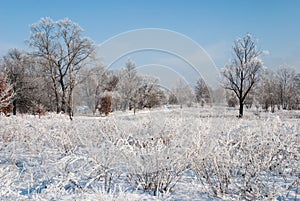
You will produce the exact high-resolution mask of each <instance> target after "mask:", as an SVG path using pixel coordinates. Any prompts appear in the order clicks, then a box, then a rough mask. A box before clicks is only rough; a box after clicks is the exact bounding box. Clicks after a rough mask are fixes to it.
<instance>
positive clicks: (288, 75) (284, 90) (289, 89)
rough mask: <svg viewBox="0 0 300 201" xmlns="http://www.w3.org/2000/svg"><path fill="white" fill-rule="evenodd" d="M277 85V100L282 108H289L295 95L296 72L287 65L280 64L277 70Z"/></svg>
mask: <svg viewBox="0 0 300 201" xmlns="http://www.w3.org/2000/svg"><path fill="white" fill-rule="evenodd" d="M277 79H278V85H279V92H278V93H279V101H280V105H281V107H282V109H291V106H292V103H291V102H292V99H293V97H295V94H294V92H295V90H294V83H295V79H296V72H295V70H294V69H293V68H290V67H288V66H281V67H280V68H279V70H278V71H277Z"/></svg>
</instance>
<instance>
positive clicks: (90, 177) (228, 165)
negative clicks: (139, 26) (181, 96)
mask: <svg viewBox="0 0 300 201" xmlns="http://www.w3.org/2000/svg"><path fill="white" fill-rule="evenodd" d="M236 115H237V111H236V110H235V109H228V108H223V107H214V108H209V107H207V108H206V107H205V108H184V109H179V108H170V109H168V108H164V109H156V110H151V111H138V113H137V114H136V115H134V114H133V113H131V112H116V113H112V114H110V115H109V116H108V117H99V116H94V117H93V116H75V118H74V120H73V121H70V120H69V119H68V117H67V116H65V115H57V114H48V115H46V116H42V117H41V118H39V117H38V116H32V115H19V116H11V117H9V118H6V117H3V116H1V117H0V200H28V199H33V200H52V201H54V200H211V199H219V200H272V199H275V200H276V199H277V200H286V199H289V200H297V199H298V200H299V199H300V143H299V142H300V136H299V135H300V132H299V131H300V112H299V111H277V112H276V113H274V114H272V113H264V112H260V113H258V112H256V111H255V110H249V111H247V110H246V112H245V117H244V118H243V119H238V118H236Z"/></svg>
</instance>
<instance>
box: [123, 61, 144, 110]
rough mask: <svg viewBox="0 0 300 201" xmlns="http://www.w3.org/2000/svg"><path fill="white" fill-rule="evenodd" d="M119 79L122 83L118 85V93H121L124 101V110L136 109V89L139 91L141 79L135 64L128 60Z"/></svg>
mask: <svg viewBox="0 0 300 201" xmlns="http://www.w3.org/2000/svg"><path fill="white" fill-rule="evenodd" d="M119 77H120V82H119V84H118V91H119V92H120V94H121V97H122V100H123V101H122V102H123V103H122V105H123V106H122V107H123V110H126V109H128V108H129V110H131V109H133V107H134V100H135V98H134V95H135V89H137V88H138V86H139V85H140V83H141V79H140V77H139V76H138V74H137V70H136V65H135V63H133V62H132V61H131V60H128V61H127V62H126V63H125V68H124V69H122V70H121V72H120V75H119Z"/></svg>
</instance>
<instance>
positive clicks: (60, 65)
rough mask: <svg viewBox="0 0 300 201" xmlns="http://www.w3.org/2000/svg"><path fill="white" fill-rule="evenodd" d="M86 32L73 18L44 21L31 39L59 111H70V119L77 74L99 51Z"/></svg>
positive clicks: (34, 25) (34, 28)
mask: <svg viewBox="0 0 300 201" xmlns="http://www.w3.org/2000/svg"><path fill="white" fill-rule="evenodd" d="M82 33H83V29H82V28H81V27H80V26H79V25H78V24H77V23H74V22H72V21H71V20H69V19H63V20H59V21H57V22H54V21H53V20H52V19H50V18H42V19H41V20H40V21H39V22H37V23H35V24H33V25H32V26H31V35H30V40H29V45H30V46H31V47H33V48H35V50H36V52H35V55H36V56H38V57H39V58H40V60H39V61H40V62H41V63H42V64H43V65H44V66H45V72H46V74H47V75H48V76H49V77H50V78H51V80H52V87H53V90H54V93H55V97H56V107H57V112H60V111H64V112H68V114H69V116H70V119H72V116H73V100H72V94H73V90H74V87H75V83H76V76H77V73H78V72H79V70H80V69H81V68H82V66H83V65H84V63H85V61H86V60H87V59H88V58H90V57H91V56H92V54H93V52H94V50H95V47H94V45H93V42H92V41H91V40H90V39H89V38H86V37H82Z"/></svg>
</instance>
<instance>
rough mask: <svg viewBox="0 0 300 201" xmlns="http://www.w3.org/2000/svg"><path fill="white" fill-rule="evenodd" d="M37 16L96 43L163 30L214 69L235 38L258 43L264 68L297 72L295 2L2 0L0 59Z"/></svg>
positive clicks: (299, 24)
mask: <svg viewBox="0 0 300 201" xmlns="http://www.w3.org/2000/svg"><path fill="white" fill-rule="evenodd" d="M41 17H51V18H52V19H53V20H58V19H62V18H65V17H68V18H70V19H71V20H72V21H74V22H77V23H78V24H79V25H80V26H81V27H82V28H83V29H84V30H85V32H84V35H85V36H88V37H90V38H92V39H93V40H94V41H95V43H97V44H100V43H102V42H103V41H105V40H107V39H108V38H110V37H113V36H115V35H116V34H120V33H122V32H125V31H129V30H132V29H141V28H163V29H169V30H172V31H176V32H179V33H181V34H184V35H186V36H188V37H189V38H191V39H192V40H194V41H196V42H197V43H199V44H200V45H201V46H202V47H203V48H204V49H205V50H206V51H207V52H208V53H209V55H210V56H211V57H212V59H213V60H214V62H215V63H216V65H217V67H222V66H224V65H225V64H226V63H228V61H229V59H230V58H231V56H232V51H231V47H232V44H233V41H234V40H235V39H236V38H237V37H242V36H244V35H245V34H247V33H251V34H252V35H253V36H254V37H255V38H257V39H258V46H259V47H260V49H261V50H266V51H267V52H269V54H268V55H264V56H263V60H264V63H265V65H266V66H268V67H270V68H274V69H276V68H278V67H279V66H280V65H282V64H287V65H289V66H291V67H294V68H295V69H297V71H298V72H299V71H300V38H299V37H300V1H297V0H253V1H246V0H245V1H244V0H206V1H204V0H198V1H197V0H186V1H184V0H181V1H179V0H160V1H158V0H150V1H149V0H119V1H117V0H111V1H109V0H107V1H97V0H94V1H93V0H85V1H83V0H82V1H80V0H78V1H74V0H26V1H25V0H3V1H1V4H0V25H1V31H0V55H1V56H2V55H4V54H5V53H6V52H7V51H8V50H9V49H10V48H14V47H16V48H21V49H27V48H28V47H27V46H26V44H25V43H24V40H26V39H28V38H29V34H30V29H29V26H30V24H32V23H35V22H37V21H38V20H39V19H40V18H41Z"/></svg>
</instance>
